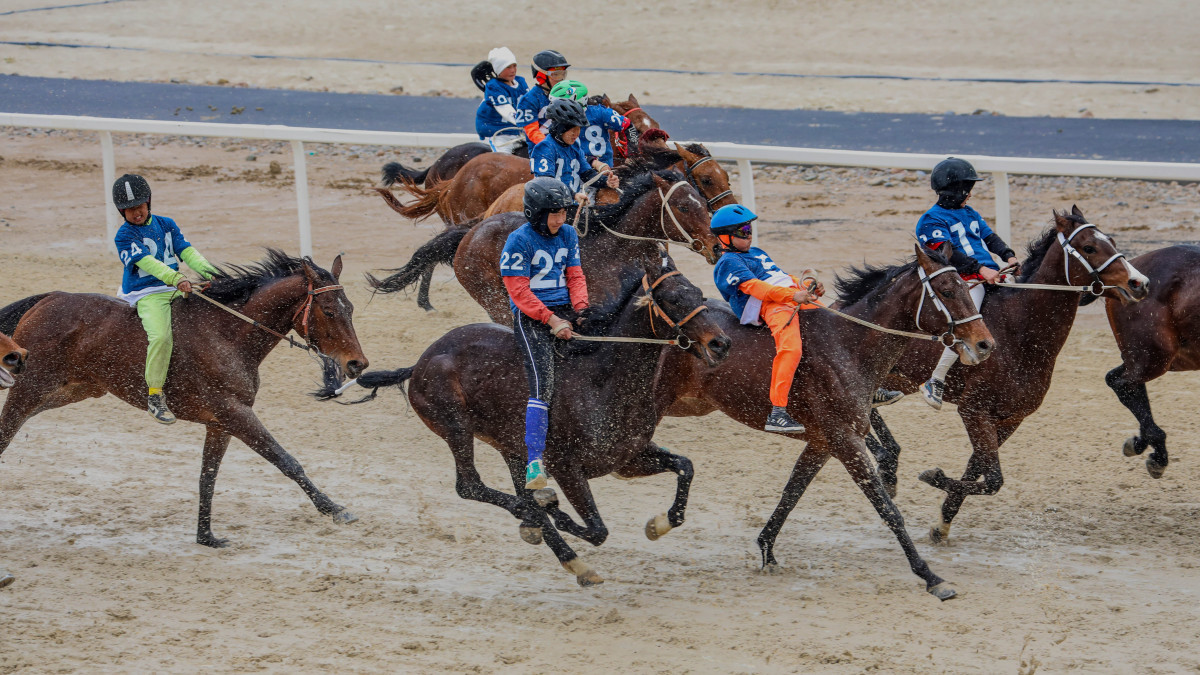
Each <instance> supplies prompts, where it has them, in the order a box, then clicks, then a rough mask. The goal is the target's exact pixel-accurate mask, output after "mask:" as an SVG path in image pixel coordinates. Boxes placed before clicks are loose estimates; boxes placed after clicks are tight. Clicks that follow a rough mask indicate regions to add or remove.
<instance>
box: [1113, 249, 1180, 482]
mask: <svg viewBox="0 0 1200 675" xmlns="http://www.w3.org/2000/svg"><path fill="white" fill-rule="evenodd" d="M1130 262H1131V263H1132V264H1133V265H1134V266H1135V267H1137V269H1138V270H1139V271H1141V272H1142V273H1144V274H1145V275H1146V276H1148V277H1150V278H1151V279H1152V280H1153V281H1152V282H1151V284H1150V286H1151V288H1150V295H1149V296H1148V297H1147V298H1146V299H1145V300H1142V301H1141V302H1139V303H1136V304H1126V303H1121V302H1119V301H1116V300H1113V299H1111V298H1109V299H1107V303H1108V306H1107V308H1106V309H1107V311H1108V324H1109V326H1111V327H1112V331H1113V335H1114V336H1115V337H1116V338H1117V347H1118V348H1120V350H1121V365H1119V366H1117V367H1116V368H1113V369H1112V370H1111V371H1109V372H1108V374H1107V375H1106V376H1105V377H1104V381H1105V382H1107V383H1108V386H1109V387H1112V390H1113V392H1115V393H1116V395H1117V398H1118V399H1119V400H1120V401H1121V403H1122V404H1123V405H1124V406H1125V407H1126V408H1129V412H1131V413H1133V416H1134V417H1135V418H1137V422H1138V433H1137V435H1135V436H1133V437H1131V438H1129V439H1127V440H1126V441H1125V446H1124V452H1125V456H1126V457H1133V456H1134V455H1140V454H1142V453H1143V452H1145V451H1146V447H1147V446H1150V447H1152V448H1154V452H1152V453H1150V455H1149V456H1148V457H1146V470H1147V471H1149V472H1150V475H1151V476H1153V477H1155V478H1162V475H1163V472H1164V471H1166V469H1167V462H1168V458H1167V434H1166V432H1164V431H1163V430H1162V429H1161V428H1159V426H1158V425H1157V424H1155V423H1154V415H1153V414H1152V413H1151V412H1150V398H1149V396H1148V395H1147V394H1146V383H1147V382H1149V381H1150V380H1153V379H1155V378H1157V377H1161V376H1162V375H1164V374H1166V373H1167V372H1180V371H1186V370H1200V246H1196V245H1192V244H1188V245H1180V246H1169V247H1167V248H1160V249H1158V250H1157V251H1151V252H1149V253H1147V254H1145V255H1141V256H1138V257H1136V258H1134V259H1133V260H1132V261H1130Z"/></svg>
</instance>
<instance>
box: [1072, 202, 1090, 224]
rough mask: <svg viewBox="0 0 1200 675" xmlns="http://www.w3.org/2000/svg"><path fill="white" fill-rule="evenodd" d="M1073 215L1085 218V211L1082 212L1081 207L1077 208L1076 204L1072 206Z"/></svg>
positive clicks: (1085, 219)
mask: <svg viewBox="0 0 1200 675" xmlns="http://www.w3.org/2000/svg"><path fill="white" fill-rule="evenodd" d="M1071 213H1072V215H1076V216H1079V217H1080V218H1083V211H1080V210H1079V207H1078V206H1075V205H1074V204H1072V205H1071ZM1083 220H1084V221H1085V222H1086V221H1087V218H1083Z"/></svg>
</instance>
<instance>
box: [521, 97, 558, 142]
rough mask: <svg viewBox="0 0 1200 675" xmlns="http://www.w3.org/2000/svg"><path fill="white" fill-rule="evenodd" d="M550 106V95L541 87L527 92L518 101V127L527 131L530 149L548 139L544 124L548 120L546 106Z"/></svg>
mask: <svg viewBox="0 0 1200 675" xmlns="http://www.w3.org/2000/svg"><path fill="white" fill-rule="evenodd" d="M549 105H550V95H549V94H548V93H546V90H545V89H542V88H541V87H540V86H537V87H534V88H532V89H530V90H529V91H527V92H525V95H524V96H522V97H521V98H520V100H518V101H517V125H518V126H520V127H522V128H524V129H525V135H526V136H527V137H528V138H529V145H530V147H532V146H534V145H537V144H538V143H541V142H542V139H543V138H545V137H546V130H545V129H544V128H543V126H542V125H543V123H544V122H545V120H546V106H549Z"/></svg>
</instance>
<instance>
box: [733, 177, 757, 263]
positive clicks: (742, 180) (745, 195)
mask: <svg viewBox="0 0 1200 675" xmlns="http://www.w3.org/2000/svg"><path fill="white" fill-rule="evenodd" d="M737 165H738V183H739V184H740V185H741V188H742V198H741V199H740V200H739V201H738V203H739V204H741V205H742V206H745V207H746V208H748V209H750V210H751V211H754V212H755V213H758V211H757V210H756V209H755V208H754V168H753V167H751V166H750V160H748V159H739V160H738V161H737ZM751 237H752V238H751V240H750V245H751V246H758V228H757V227H756V228H754V234H753V235H751Z"/></svg>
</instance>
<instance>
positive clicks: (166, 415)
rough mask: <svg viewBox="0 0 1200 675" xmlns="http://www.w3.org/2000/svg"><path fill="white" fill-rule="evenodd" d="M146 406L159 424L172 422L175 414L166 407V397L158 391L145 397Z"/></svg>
mask: <svg viewBox="0 0 1200 675" xmlns="http://www.w3.org/2000/svg"><path fill="white" fill-rule="evenodd" d="M146 408H147V410H149V411H150V416H151V417H153V418H154V421H155V422H158V423H159V424H174V423H175V415H173V414H172V413H171V410H170V408H168V407H167V397H166V396H165V395H164V394H163V393H162V392H161V391H160V392H158V393H156V394H150V396H149V397H147V399H146Z"/></svg>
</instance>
